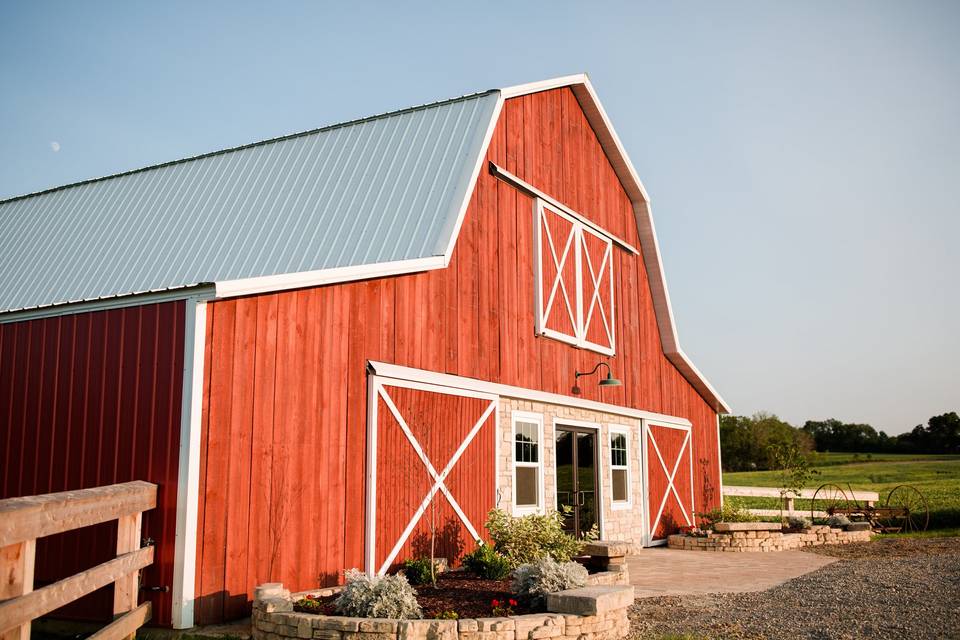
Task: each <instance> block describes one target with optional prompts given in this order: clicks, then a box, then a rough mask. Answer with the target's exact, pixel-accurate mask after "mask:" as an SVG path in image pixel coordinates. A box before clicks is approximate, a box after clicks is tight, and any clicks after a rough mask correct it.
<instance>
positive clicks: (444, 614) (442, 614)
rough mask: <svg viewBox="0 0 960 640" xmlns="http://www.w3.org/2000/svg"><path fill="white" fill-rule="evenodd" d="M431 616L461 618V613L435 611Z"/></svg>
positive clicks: (445, 618) (442, 618) (437, 618)
mask: <svg viewBox="0 0 960 640" xmlns="http://www.w3.org/2000/svg"><path fill="white" fill-rule="evenodd" d="M430 617H431V618H433V619H434V620H459V619H460V614H459V613H457V612H456V611H435V612H434V613H433V615H432V616H430Z"/></svg>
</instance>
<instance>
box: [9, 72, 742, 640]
mask: <svg viewBox="0 0 960 640" xmlns="http://www.w3.org/2000/svg"><path fill="white" fill-rule="evenodd" d="M591 372H592V373H591ZM584 373H585V374H588V375H578V374H584ZM726 411H727V407H726V405H725V404H724V402H723V400H721V398H720V397H719V396H718V395H717V393H716V392H715V391H714V390H713V388H712V387H711V386H710V384H709V383H708V382H707V381H706V379H705V378H704V377H703V376H702V375H701V374H700V372H699V371H697V369H696V368H695V367H694V365H693V364H692V363H691V362H690V360H689V359H688V358H687V357H686V356H685V355H684V353H683V351H682V350H681V349H680V346H679V344H678V342H677V334H676V326H675V323H674V319H673V315H672V312H671V309H670V300H669V297H668V295H667V288H666V284H665V281H664V275H663V266H662V263H661V259H660V253H659V249H658V246H657V239H656V235H655V233H654V227H653V220H652V218H651V213H650V203H649V199H648V197H647V194H646V192H645V191H644V188H643V186H642V184H641V183H640V180H639V178H638V177H637V175H636V172H635V171H634V169H633V167H632V165H631V163H630V160H629V159H628V157H627V154H626V151H625V150H624V149H623V146H622V145H621V143H620V141H619V139H618V138H617V135H616V133H615V132H614V130H613V127H612V125H611V123H610V121H609V120H608V118H607V116H606V114H605V113H604V110H603V107H602V106H601V104H600V102H599V100H598V99H597V96H596V93H595V92H594V90H593V88H592V86H591V85H590V83H589V81H588V80H587V78H586V76H582V75H578V76H571V77H566V78H560V79H557V80H550V81H545V82H538V83H533V84H529V85H523V86H519V87H512V88H508V89H502V90H493V91H487V92H483V93H478V94H474V95H468V96H464V97H461V98H456V99H452V100H446V101H442V102H437V103H433V104H427V105H423V106H419V107H414V108H410V109H405V110H402V111H397V112H393V113H386V114H383V115H379V116H374V117H370V118H365V119H362V120H357V121H353V122H347V123H343V124H339V125H335V126H332V127H326V128H323V129H317V130H315V131H307V132H304V133H299V134H294V135H291V136H286V137H283V138H278V139H275V140H268V141H265V142H259V143H255V144H251V145H247V146H242V147H237V148H234V149H228V150H225V151H219V152H216V153H211V154H207V155H203V156H198V157H195V158H189V159H186V160H181V161H176V162H170V163H167V164H162V165H157V166H153V167H147V168H144V169H139V170H136V171H131V172H128V173H124V174H119V175H115V176H109V177H106V178H99V179H96V180H89V181H85V182H81V183H77V184H73V185H67V186H64V187H59V188H56V189H51V190H48V191H44V192H41V193H35V194H30V195H26V196H22V197H18V198H13V199H10V200H6V201H4V202H2V203H0V445H2V447H3V450H2V453H0V459H2V462H3V466H2V471H0V497H11V496H19V495H30V494H39V493H47V492H52V491H61V490H66V489H79V488H85V487H92V486H98V485H105V484H111V483H115V482H122V481H126V480H133V479H139V480H148V481H151V482H154V483H156V484H158V485H159V496H158V507H157V508H156V509H155V510H153V511H151V512H148V513H147V514H145V520H144V536H145V537H149V538H150V539H152V540H153V541H154V543H155V544H156V547H157V549H156V554H157V561H156V564H155V565H154V566H152V567H150V568H149V569H148V570H147V571H145V573H144V576H143V584H144V587H145V588H146V590H145V591H144V592H143V593H144V597H147V598H151V599H153V601H154V611H155V619H156V620H157V621H158V622H159V623H161V624H172V625H173V626H174V627H189V626H192V625H193V624H207V623H214V622H218V621H222V620H228V619H232V618H237V617H240V616H243V615H245V614H246V613H247V611H248V608H249V602H250V599H251V592H252V589H253V587H254V585H256V584H258V583H262V582H266V581H269V580H279V581H283V582H284V583H286V584H287V585H289V586H290V587H292V588H298V589H305V588H310V587H314V586H317V585H318V584H330V583H335V582H336V581H337V580H338V579H339V576H340V574H341V572H342V571H343V570H344V569H346V568H350V567H365V568H366V569H367V570H369V571H374V572H378V571H385V570H388V569H390V568H391V567H393V566H395V565H396V564H397V563H398V562H401V561H402V560H403V559H405V558H409V557H411V556H415V555H418V554H422V553H424V549H425V548H426V546H427V539H428V537H429V536H428V534H429V531H430V529H431V527H435V530H436V535H437V540H438V545H439V551H438V555H444V556H447V557H450V558H452V559H456V558H457V557H458V556H459V555H460V554H462V553H463V552H464V551H468V550H470V549H471V548H472V547H473V546H474V544H475V541H476V540H478V539H481V538H482V537H483V536H484V535H485V534H484V528H483V523H484V520H485V517H486V514H487V512H488V511H489V510H490V509H491V508H493V507H495V506H499V507H501V508H503V509H506V510H508V511H510V512H512V513H515V514H524V513H537V512H544V511H546V510H551V509H554V508H556V507H558V506H559V505H568V506H570V507H571V508H572V514H571V516H570V517H569V519H568V526H569V528H570V530H571V531H573V532H575V533H582V532H585V531H587V530H590V529H591V528H593V527H596V528H597V529H598V531H599V534H600V535H601V536H602V537H603V538H607V539H623V540H630V541H632V542H634V543H635V544H636V545H638V546H639V545H644V546H649V545H654V544H657V543H659V542H662V541H663V539H664V537H665V535H666V534H667V532H669V531H671V530H673V529H675V528H676V527H677V526H681V525H686V524H690V523H692V522H693V518H694V513H695V512H699V511H704V510H706V509H708V508H711V507H713V506H716V505H717V504H719V502H720V493H721V476H720V451H719V442H718V429H717V415H718V413H723V412H726ZM110 536H111V532H110V530H109V528H107V529H103V530H101V531H100V532H99V534H97V533H96V532H95V534H94V535H93V536H92V537H91V535H89V534H88V535H87V536H86V537H84V536H79V535H72V536H68V535H63V536H55V537H52V538H48V539H44V540H42V541H41V544H40V547H39V549H38V552H37V558H38V566H37V581H38V583H42V582H43V581H49V580H52V579H55V578H57V577H58V576H62V575H66V574H70V573H73V572H75V571H76V570H77V569H79V568H82V567H85V566H90V565H92V564H93V563H94V562H95V561H97V560H98V559H101V560H102V558H100V557H99V556H101V555H102V556H104V557H107V556H110V555H111V551H112V548H113V547H112V545H113V544H114V542H113V541H112V540H110V539H109V538H110ZM163 588H168V589H169V591H162V589H163ZM95 595H96V594H95ZM107 595H109V594H107ZM101 604H103V603H101V602H100V601H97V600H96V599H92V600H91V599H88V601H87V603H86V605H84V608H83V611H82V613H84V614H87V615H89V614H91V613H96V612H97V611H98V609H97V607H98V606H101ZM107 604H108V603H107ZM103 610H104V612H105V613H107V614H108V613H109V608H108V607H104V608H103ZM62 613H63V614H64V615H67V614H70V613H71V612H70V611H64V612H62ZM77 613H79V612H78V611H77V610H76V609H74V610H73V614H77Z"/></svg>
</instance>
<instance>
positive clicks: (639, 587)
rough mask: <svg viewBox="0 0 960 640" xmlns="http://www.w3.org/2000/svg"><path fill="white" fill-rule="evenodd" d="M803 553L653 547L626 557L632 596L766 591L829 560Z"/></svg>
mask: <svg viewBox="0 0 960 640" xmlns="http://www.w3.org/2000/svg"><path fill="white" fill-rule="evenodd" d="M834 560H835V559H834V558H829V557H827V556H822V555H818V554H815V553H804V552H802V551H778V552H774V553H718V552H708V551H682V550H679V549H667V548H666V547H653V548H647V549H642V550H640V551H639V552H638V553H636V554H634V555H632V556H629V557H628V558H627V564H628V566H629V569H630V583H631V584H633V586H634V587H636V597H638V598H651V597H656V596H666V595H685V594H691V593H743V592H747V591H765V590H767V589H769V588H771V587H775V586H777V585H778V584H782V583H784V582H786V581H787V580H791V579H793V578H796V577H797V576H802V575H804V574H806V573H810V572H811V571H815V570H817V569H819V568H820V567H823V566H825V565H828V564H830V563H831V562H834Z"/></svg>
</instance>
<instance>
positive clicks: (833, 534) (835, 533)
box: [667, 526, 872, 552]
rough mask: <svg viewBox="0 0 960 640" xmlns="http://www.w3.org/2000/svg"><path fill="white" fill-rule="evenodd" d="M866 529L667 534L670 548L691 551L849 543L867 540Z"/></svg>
mask: <svg viewBox="0 0 960 640" xmlns="http://www.w3.org/2000/svg"><path fill="white" fill-rule="evenodd" d="M871 535H872V532H870V531H844V530H842V529H831V528H830V527H828V526H815V527H811V528H810V529H808V530H806V531H804V532H803V533H782V532H780V531H733V532H730V533H717V532H714V531H710V532H708V533H707V536H706V537H705V538H702V537H697V536H687V535H682V534H677V535H672V536H669V537H668V538H667V544H668V545H669V547H670V548H671V549H687V550H691V551H735V552H744V551H746V552H752V551H787V550H789V549H800V548H802V547H813V546H817V545H823V544H849V543H851V542H869V541H870V536H871Z"/></svg>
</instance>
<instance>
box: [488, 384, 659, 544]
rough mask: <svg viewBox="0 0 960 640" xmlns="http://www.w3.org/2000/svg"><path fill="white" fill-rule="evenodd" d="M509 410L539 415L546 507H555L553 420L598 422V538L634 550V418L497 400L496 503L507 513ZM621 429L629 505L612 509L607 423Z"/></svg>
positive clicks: (637, 513)
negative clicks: (625, 442) (623, 431)
mask: <svg viewBox="0 0 960 640" xmlns="http://www.w3.org/2000/svg"><path fill="white" fill-rule="evenodd" d="M514 411H526V412H530V413H539V414H541V415H543V439H544V442H543V443H542V445H543V446H542V451H543V465H544V467H543V480H544V481H543V486H544V492H543V493H544V502H545V505H544V506H545V507H546V508H547V509H555V508H556V505H557V482H556V472H555V469H556V455H555V453H556V452H555V447H554V433H555V432H554V424H555V423H559V424H563V421H564V419H567V420H576V421H579V422H589V423H594V424H599V425H600V430H599V434H598V436H597V440H598V443H599V445H600V469H599V470H598V475H599V476H600V500H601V504H602V509H603V510H602V511H601V522H602V530H601V532H600V537H601V538H603V539H608V540H624V541H627V542H630V543H632V544H634V545H635V546H636V547H637V548H639V547H640V546H641V545H642V544H643V519H642V515H641V514H642V507H643V494H642V482H641V469H640V455H639V452H640V444H641V442H640V437H641V436H640V421H639V420H637V419H635V418H628V417H626V416H619V415H615V414H611V413H602V412H599V411H589V410H586V409H579V408H576V407H567V406H563V405H554V404H544V403H542V402H532V401H529V400H516V399H513V398H506V397H501V398H500V445H499V447H498V450H499V456H500V459H499V460H498V461H497V465H498V466H497V469H498V473H499V480H498V484H497V486H498V495H497V506H499V507H500V508H501V509H503V510H505V511H507V512H508V513H512V512H513V511H512V509H513V441H512V434H513V430H512V415H513V412H514ZM611 425H614V426H620V427H625V428H626V430H627V433H628V452H627V453H628V458H629V468H630V506H629V507H626V506H625V507H623V508H616V509H614V508H613V507H612V504H611V495H612V487H611V486H610V482H611V481H610V426H611Z"/></svg>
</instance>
